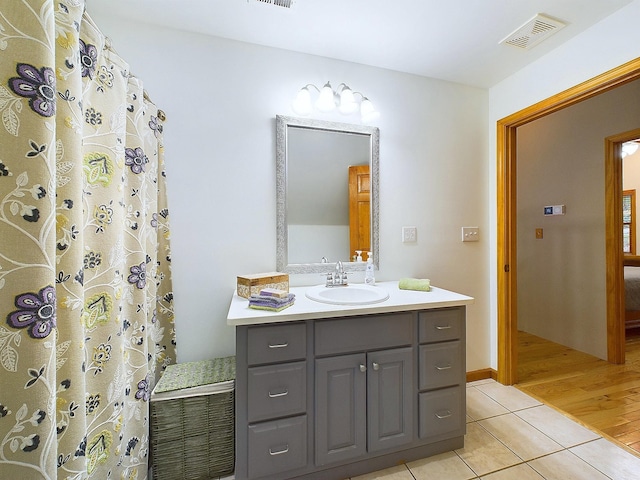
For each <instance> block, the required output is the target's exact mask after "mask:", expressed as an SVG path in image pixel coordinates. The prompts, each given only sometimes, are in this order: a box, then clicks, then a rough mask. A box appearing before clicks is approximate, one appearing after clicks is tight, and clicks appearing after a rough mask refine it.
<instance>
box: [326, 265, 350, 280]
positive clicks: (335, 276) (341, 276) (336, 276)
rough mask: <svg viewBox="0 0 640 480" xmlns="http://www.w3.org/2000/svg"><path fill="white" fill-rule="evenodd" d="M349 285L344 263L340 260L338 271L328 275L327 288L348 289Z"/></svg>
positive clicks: (337, 266)
mask: <svg viewBox="0 0 640 480" xmlns="http://www.w3.org/2000/svg"><path fill="white" fill-rule="evenodd" d="M347 285H348V283H347V273H346V272H345V271H344V267H343V265H342V262H341V261H340V260H338V261H337V262H336V269H335V271H334V272H329V273H327V284H326V286H327V287H340V286H342V287H346V286H347Z"/></svg>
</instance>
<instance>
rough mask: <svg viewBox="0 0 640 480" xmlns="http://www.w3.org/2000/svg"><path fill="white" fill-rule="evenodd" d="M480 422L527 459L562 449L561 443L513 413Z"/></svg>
mask: <svg viewBox="0 0 640 480" xmlns="http://www.w3.org/2000/svg"><path fill="white" fill-rule="evenodd" d="M479 423H480V425H482V426H483V427H484V428H486V429H487V430H488V431H489V433H491V434H492V435H493V436H494V437H496V438H497V439H498V440H500V441H501V442H502V443H504V444H505V445H506V446H507V447H509V449H510V450H511V451H512V452H513V453H515V454H516V455H518V456H519V457H520V458H521V459H522V460H525V461H526V460H531V459H534V458H537V457H542V456H543V455H548V454H550V453H553V452H558V451H560V450H562V446H561V445H560V444H558V443H556V442H554V441H553V440H551V439H550V438H549V437H547V436H546V435H545V434H544V433H542V432H541V431H540V430H537V429H536V428H534V427H532V426H531V425H529V424H528V423H527V422H525V421H524V420H522V419H521V418H520V417H518V416H516V415H514V414H513V413H509V414H507V415H500V416H499V417H493V418H488V419H486V420H482V421H481V422H479Z"/></svg>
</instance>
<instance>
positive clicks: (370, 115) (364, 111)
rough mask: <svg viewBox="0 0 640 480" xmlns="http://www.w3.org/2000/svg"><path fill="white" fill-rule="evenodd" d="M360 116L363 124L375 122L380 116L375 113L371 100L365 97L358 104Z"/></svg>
mask: <svg viewBox="0 0 640 480" xmlns="http://www.w3.org/2000/svg"><path fill="white" fill-rule="evenodd" d="M360 116H361V118H362V121H363V122H369V121H371V120H375V119H376V118H378V117H379V116H380V113H379V112H376V109H375V108H374V107H373V104H372V103H371V100H369V99H368V98H367V97H364V98H363V99H362V103H361V104H360Z"/></svg>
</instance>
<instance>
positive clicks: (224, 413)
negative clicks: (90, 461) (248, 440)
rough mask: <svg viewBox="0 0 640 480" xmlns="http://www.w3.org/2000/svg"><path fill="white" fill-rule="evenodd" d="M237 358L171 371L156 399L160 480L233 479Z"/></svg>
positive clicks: (154, 437) (156, 474) (154, 448)
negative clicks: (221, 477)
mask: <svg viewBox="0 0 640 480" xmlns="http://www.w3.org/2000/svg"><path fill="white" fill-rule="evenodd" d="M234 390H235V357H225V358H216V359H214V360H203V361H200V362H187V363H179V364H176V365H170V366H169V367H167V369H166V371H165V372H164V374H163V376H162V378H161V379H160V381H159V382H158V384H157V385H156V387H155V388H154V389H153V393H152V394H151V403H150V409H151V425H150V442H151V465H152V467H153V479H154V480H175V479H185V480H205V479H206V480H208V479H211V478H218V477H220V476H224V475H228V474H231V473H233V471H234V464H235V429H234V414H235V411H234V408H235V405H234Z"/></svg>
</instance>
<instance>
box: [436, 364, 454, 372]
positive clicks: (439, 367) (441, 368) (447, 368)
mask: <svg viewBox="0 0 640 480" xmlns="http://www.w3.org/2000/svg"><path fill="white" fill-rule="evenodd" d="M450 368H451V365H445V366H443V367H441V366H439V365H436V370H440V371H442V370H449V369H450Z"/></svg>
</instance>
